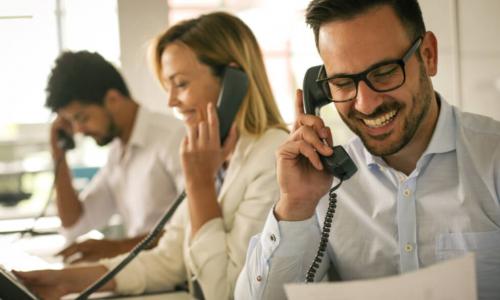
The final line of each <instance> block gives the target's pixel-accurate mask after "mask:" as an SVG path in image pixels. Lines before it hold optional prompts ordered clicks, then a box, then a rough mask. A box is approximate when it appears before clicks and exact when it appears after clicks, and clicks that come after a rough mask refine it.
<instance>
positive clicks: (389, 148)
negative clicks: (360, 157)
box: [339, 63, 433, 157]
mask: <svg viewBox="0 0 500 300" xmlns="http://www.w3.org/2000/svg"><path fill="white" fill-rule="evenodd" d="M425 74H426V72H425V69H424V66H423V64H422V63H420V74H419V90H418V93H417V94H416V95H413V96H412V100H411V107H410V108H409V109H410V110H411V113H410V115H409V116H408V117H407V118H406V119H405V120H404V121H403V122H404V123H403V133H402V136H401V138H399V140H397V141H394V142H391V144H389V143H387V145H386V146H385V147H382V148H381V147H377V146H372V145H370V140H378V141H383V140H384V139H386V138H387V137H389V136H390V135H391V134H394V133H387V134H384V135H381V136H377V137H373V136H368V135H366V134H365V133H364V131H363V130H362V129H361V128H359V126H356V123H355V122H352V121H351V120H355V119H357V118H358V117H357V116H362V117H365V118H366V117H368V118H374V117H377V116H381V115H383V114H385V113H387V112H389V111H392V110H394V109H396V110H397V111H398V114H399V113H400V112H402V111H403V110H404V109H405V108H407V105H406V104H405V103H404V102H401V101H396V100H394V101H391V102H386V103H383V104H382V105H380V106H379V107H378V108H377V109H376V110H375V111H374V112H373V113H372V114H371V115H369V116H366V115H364V114H362V113H360V112H358V111H356V110H351V111H350V112H349V114H348V117H345V116H343V115H342V114H339V115H340V117H341V118H342V120H343V121H344V123H345V124H346V125H347V126H348V127H349V128H350V129H351V130H352V131H353V132H354V133H355V134H356V135H357V136H359V137H360V138H361V140H362V142H363V144H364V146H365V147H366V149H367V150H368V151H369V152H370V153H371V154H372V155H375V156H381V157H384V156H388V155H392V154H395V153H397V152H399V151H400V150H401V149H403V148H404V147H405V146H406V145H408V143H409V142H410V141H411V140H412V139H413V137H414V136H415V133H416V132H417V129H418V128H419V127H420V126H421V123H422V120H423V119H424V118H425V117H426V115H427V113H428V112H429V109H430V105H431V101H432V94H433V90H432V86H431V84H430V82H429V79H428V78H427V76H426V75H425ZM359 122H362V121H359ZM361 126H363V125H361ZM379 145H380V144H379Z"/></svg>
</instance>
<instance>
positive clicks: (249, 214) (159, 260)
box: [101, 129, 287, 300]
mask: <svg viewBox="0 0 500 300" xmlns="http://www.w3.org/2000/svg"><path fill="white" fill-rule="evenodd" d="M286 137H287V133H286V132H285V131H283V130H279V129H269V130H267V131H266V132H265V133H264V134H263V135H262V136H260V137H259V138H255V137H251V136H245V135H243V136H240V138H239V141H238V143H237V145H236V148H235V151H234V153H233V157H232V158H231V161H230V164H229V168H228V169H227V173H226V176H225V179H224V183H223V185H222V187H221V190H220V193H219V195H218V201H219V203H220V206H221V209H222V216H223V217H222V218H216V219H213V220H210V221H209V222H207V223H205V224H204V225H203V226H202V228H201V229H200V230H199V231H198V232H197V233H196V235H195V236H194V237H191V236H190V232H191V228H190V227H191V226H190V221H189V213H188V209H187V204H186V201H184V202H183V203H182V204H181V205H180V206H179V208H178V210H177V212H176V213H175V214H174V216H173V217H172V220H171V221H170V223H169V224H168V225H167V226H166V227H165V234H164V235H163V237H162V238H161V239H160V241H159V243H158V246H157V247H156V248H154V249H152V250H149V251H145V252H143V253H141V254H140V255H138V256H137V257H136V258H135V260H133V261H132V262H131V263H130V264H129V265H128V266H127V267H126V268H125V269H124V270H123V271H121V272H120V273H119V274H118V275H117V277H116V278H115V280H116V283H117V291H118V292H119V293H122V294H139V293H143V292H144V291H155V290H165V289H171V288H173V287H174V286H175V285H177V284H181V283H183V282H185V281H186V280H187V281H188V282H191V280H192V279H196V280H197V281H198V283H199V284H200V286H201V288H202V290H203V294H204V296H205V299H207V300H211V299H213V300H221V299H232V298H233V291H234V286H235V283H236V279H237V278H238V275H239V273H240V271H241V269H242V268H243V265H244V263H245V256H246V251H247V247H248V242H249V240H250V238H251V237H252V236H253V235H255V234H257V233H259V232H260V231H261V230H262V227H263V226H264V222H265V220H266V216H267V215H268V213H269V210H270V209H271V207H272V206H273V204H274V203H275V202H276V201H277V200H278V197H279V187H278V183H277V180H276V168H275V165H276V158H275V151H276V149H277V148H278V146H279V145H281V144H282V143H283V141H284V140H285V139H286ZM122 258H123V256H119V257H116V258H113V259H110V260H102V261H101V263H102V264H104V265H105V266H106V267H108V268H111V267H113V266H114V265H116V264H117V263H118V262H119V261H121V259H122ZM189 279H191V280H189Z"/></svg>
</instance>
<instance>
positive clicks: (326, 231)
mask: <svg viewBox="0 0 500 300" xmlns="http://www.w3.org/2000/svg"><path fill="white" fill-rule="evenodd" d="M341 184H342V179H341V180H340V182H339V183H338V184H337V185H336V186H334V187H333V188H331V189H330V191H329V192H328V197H329V199H328V209H327V210H326V214H325V220H324V221H323V229H322V230H321V239H320V242H319V247H318V251H317V252H316V256H315V257H314V259H313V262H312V264H311V266H310V267H309V270H308V271H307V273H306V280H305V282H306V283H309V282H314V277H315V276H316V271H317V270H318V268H319V266H320V264H321V261H322V260H323V256H324V255H325V251H326V247H327V245H328V238H329V236H330V230H331V228H332V220H333V215H334V214H335V209H336V208H337V194H336V193H335V191H336V190H337V189H338V188H339V187H340V185H341Z"/></svg>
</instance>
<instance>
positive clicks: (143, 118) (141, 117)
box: [128, 106, 149, 147]
mask: <svg viewBox="0 0 500 300" xmlns="http://www.w3.org/2000/svg"><path fill="white" fill-rule="evenodd" d="M148 115H149V112H148V111H147V110H146V109H145V108H143V107H141V106H139V109H138V110H137V115H136V116H135V120H134V127H133V128H132V134H131V135H130V140H129V141H128V147H132V146H138V147H141V146H144V145H145V144H146V137H147V134H148V126H147V120H148Z"/></svg>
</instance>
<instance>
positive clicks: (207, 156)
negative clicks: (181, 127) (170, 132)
mask: <svg viewBox="0 0 500 300" xmlns="http://www.w3.org/2000/svg"><path fill="white" fill-rule="evenodd" d="M237 140H238V134H237V131H236V127H235V126H234V125H233V126H232V128H231V131H230V132H229V135H228V137H227V138H226V140H225V141H224V144H223V145H222V146H221V145H220V134H219V119H218V117H217V112H216V110H215V106H214V105H213V104H212V103H208V105H207V120H206V121H201V122H199V123H198V124H197V125H193V126H189V127H188V131H187V136H186V137H185V138H184V142H183V143H182V145H181V159H182V167H183V170H184V176H185V179H186V187H188V186H190V185H195V186H197V187H199V186H200V185H201V186H203V185H206V184H211V185H213V184H214V182H215V176H216V173H217V171H218V170H219V169H220V168H221V166H222V164H223V163H224V161H226V160H227V159H228V158H229V155H230V154H231V152H232V151H233V150H234V148H235V146H236V142H237Z"/></svg>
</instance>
